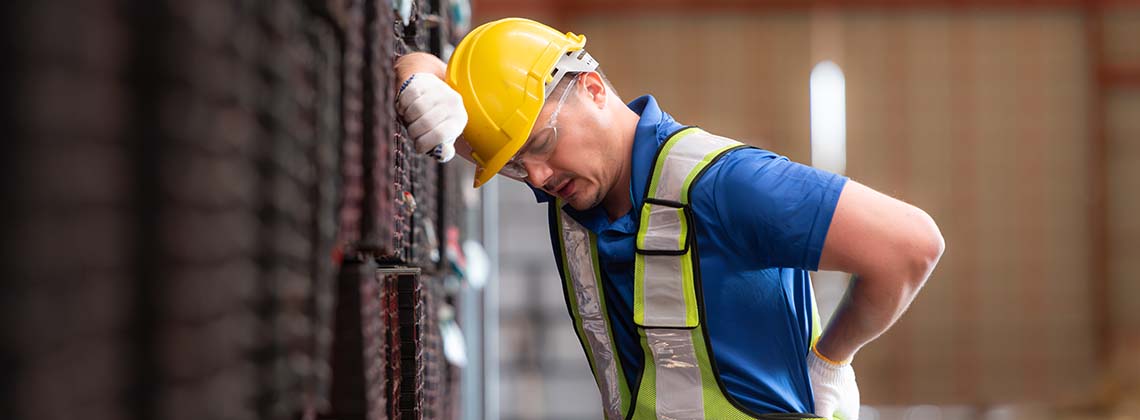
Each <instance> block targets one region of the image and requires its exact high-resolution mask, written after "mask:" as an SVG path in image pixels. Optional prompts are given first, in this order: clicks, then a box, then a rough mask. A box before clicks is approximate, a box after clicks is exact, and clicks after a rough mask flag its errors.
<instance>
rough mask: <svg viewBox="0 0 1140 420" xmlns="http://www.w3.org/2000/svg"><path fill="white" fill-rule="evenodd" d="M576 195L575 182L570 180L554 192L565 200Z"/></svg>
mask: <svg viewBox="0 0 1140 420" xmlns="http://www.w3.org/2000/svg"><path fill="white" fill-rule="evenodd" d="M573 193H574V180H573V179H568V180H566V182H563V183H562V185H561V186H559V187H558V188H557V189H555V190H554V194H555V195H557V196H559V197H562V198H563V199H566V198H569V197H570V194H573Z"/></svg>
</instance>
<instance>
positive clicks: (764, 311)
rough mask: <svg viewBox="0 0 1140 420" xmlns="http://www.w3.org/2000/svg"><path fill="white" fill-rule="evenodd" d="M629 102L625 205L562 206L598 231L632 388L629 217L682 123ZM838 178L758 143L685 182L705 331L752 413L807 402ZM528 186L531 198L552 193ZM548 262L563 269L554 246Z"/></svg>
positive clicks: (632, 220) (636, 357)
mask: <svg viewBox="0 0 1140 420" xmlns="http://www.w3.org/2000/svg"><path fill="white" fill-rule="evenodd" d="M628 106H629V107H630V109H632V110H633V111H634V112H637V113H638V114H639V115H641V119H640V121H639V122H638V124H637V132H636V135H635V138H634V144H633V162H632V169H631V170H632V174H631V178H630V179H631V183H630V191H629V194H630V198H631V199H632V201H633V209H632V210H631V211H630V212H629V213H627V214H626V215H624V216H622V217H621V218H619V219H617V220H614V221H612V222H611V221H610V220H609V217H608V216H607V215H606V212H605V210H604V209H603V208H602V207H601V206H597V207H594V208H591V209H589V210H586V211H576V210H574V209H572V208H570V207H569V206H566V210H567V213H568V214H569V215H570V216H571V217H573V218H574V219H575V220H577V221H578V222H579V223H581V224H582V226H584V227H586V228H587V229H589V230H590V231H592V232H594V233H595V234H597V238H598V258H599V260H600V262H601V272H602V273H603V277H604V278H603V283H604V289H605V293H606V296H607V298H606V304H607V307H608V309H609V316H610V325H612V328H613V334H614V341H615V342H616V343H615V345H616V346H617V348H618V352H619V353H620V357H621V363H622V367H623V370H624V373H625V375H626V380H627V383H629V384H630V386H631V387H633V389H636V388H637V384H638V380H639V379H638V378H639V376H640V372H641V369H642V361H643V358H642V349H641V346H640V344H639V343H640V342H639V337H638V333H637V329H636V326H635V325H634V323H633V268H634V239H635V236H636V234H637V221H638V220H639V218H640V215H639V213H640V210H641V204H642V201H643V198H644V196H645V188H646V185H647V179H648V178H649V176H650V172H651V170H652V165H653V158H654V156H655V154H656V153H657V149H658V148H659V147H660V146H661V145H662V144H664V142H665V140H666V139H667V138H668V137H669V135H670V134H672V133H674V132H676V131H677V130H680V129H681V128H683V127H684V126H683V125H681V124H679V123H677V122H676V121H675V120H673V118H672V117H670V116H669V115H668V114H666V113H664V112H663V111H662V110H661V108H659V107H658V105H657V101H656V100H655V99H654V98H653V97H652V96H642V97H640V98H637V99H635V100H634V101H633V102H630V103H629V105H628ZM846 181H847V179H846V178H844V177H842V176H839V175H835V174H832V173H829V172H824V171H820V170H818V169H814V168H811V167H808V166H804V165H801V164H798V163H795V162H792V161H789V160H788V159H787V158H786V157H783V156H780V155H777V154H775V153H772V152H769V151H766V150H761V149H755V148H743V149H738V150H735V151H732V152H729V153H728V154H726V155H725V156H724V157H722V158H721V159H720V160H718V161H717V162H715V163H714V164H713V165H712V166H710V167H709V168H708V170H707V171H706V172H705V174H704V176H702V177H701V178H700V180H698V181H697V183H696V184H695V185H694V186H693V189H692V193H691V194H690V197H691V199H690V200H691V203H690V204H691V206H692V209H693V212H694V215H695V216H696V220H697V223H696V227H695V228H696V233H697V247H698V252H699V256H700V274H701V281H702V287H703V292H704V293H703V296H704V308H705V314H706V319H705V325H704V327H705V329H706V330H707V333H708V336H709V339H710V341H711V343H712V354H713V358H714V360H715V361H716V363H715V364H716V368H717V371H718V372H719V377H720V379H721V381H722V383H723V386H724V389H725V390H726V391H727V393H728V395H729V396H730V398H732V399H734V400H736V402H738V403H739V405H742V406H744V407H745V408H747V409H749V410H750V411H752V412H753V413H756V414H763V413H786V412H798V413H810V412H812V411H813V410H814V406H815V403H814V401H813V399H812V391H811V385H810V383H809V382H808V371H807V365H806V362H805V359H806V356H807V354H808V351H810V345H811V330H812V316H811V307H812V302H811V299H812V297H811V292H810V288H809V287H810V286H809V282H810V278H809V276H808V270H816V269H817V268H818V265H819V257H820V253H821V252H822V250H823V241H824V238H825V237H826V236H827V229H828V227H829V226H830V224H831V216H832V214H833V213H834V212H835V205H836V203H837V202H838V201H839V193H840V191H842V190H843V186H844V184H845V183H846ZM534 191H535V195H536V197H537V198H538V201H539V202H551V201H552V200H553V198H552V197H551V196H549V195H547V194H546V193H544V192H542V191H540V190H537V189H535V190H534ZM552 207H553V206H552ZM552 211H553V209H552ZM551 235H552V238H556V236H553V235H555V232H554V231H552V232H551ZM555 241H556V239H555ZM555 260H556V261H558V263H559V265H561V261H560V260H559V258H558V256H557V250H556V251H555ZM559 272H562V271H561V267H559Z"/></svg>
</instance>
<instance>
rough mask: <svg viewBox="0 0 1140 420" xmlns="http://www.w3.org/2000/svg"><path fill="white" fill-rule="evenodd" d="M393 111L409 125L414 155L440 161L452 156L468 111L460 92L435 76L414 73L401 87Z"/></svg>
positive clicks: (445, 160)
mask: <svg viewBox="0 0 1140 420" xmlns="http://www.w3.org/2000/svg"><path fill="white" fill-rule="evenodd" d="M396 112H397V113H399V114H400V117H401V118H403V119H404V123H406V124H407V125H408V135H409V136H410V137H411V138H412V140H413V141H414V142H415V143H416V152H418V153H427V154H429V155H431V156H432V157H435V158H436V159H437V160H439V161H440V162H447V161H449V160H451V158H453V157H455V139H456V138H458V137H459V135H460V134H463V128H464V127H466V126H467V110H466V109H464V108H463V97H461V96H459V92H456V91H455V89H452V88H451V86H448V85H447V83H444V81H443V80H440V79H439V77H437V76H436V75H434V74H431V73H416V74H413V75H412V77H409V78H408V80H407V81H405V82H404V83H403V85H402V86H401V88H400V93H399V94H398V95H397V96H396Z"/></svg>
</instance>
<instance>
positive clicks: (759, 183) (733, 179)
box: [712, 148, 847, 270]
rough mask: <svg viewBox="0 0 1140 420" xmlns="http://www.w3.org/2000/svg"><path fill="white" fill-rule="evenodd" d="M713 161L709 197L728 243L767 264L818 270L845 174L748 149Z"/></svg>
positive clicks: (740, 251)
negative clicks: (712, 182)
mask: <svg viewBox="0 0 1140 420" xmlns="http://www.w3.org/2000/svg"><path fill="white" fill-rule="evenodd" d="M716 166H717V167H719V170H718V171H717V173H716V175H715V178H714V180H713V181H714V184H713V185H712V187H713V189H712V198H713V202H714V206H715V208H716V213H717V216H718V218H719V222H720V223H719V224H720V226H721V227H722V228H723V230H724V233H725V235H726V236H727V237H728V242H729V244H730V245H731V246H735V247H737V251H738V252H739V253H740V254H741V255H744V256H749V257H756V258H762V259H763V262H764V265H765V266H768V267H787V268H799V269H803V270H817V269H818V268H819V258H820V255H821V254H822V252H823V242H824V239H825V238H826V237H827V230H828V228H829V227H830V226H831V216H832V215H833V214H834V213H835V206H836V204H837V203H838V202H839V193H840V192H842V191H843V186H844V185H845V184H846V182H847V178H846V177H843V176H840V175H836V174H833V173H830V172H827V171H823V170H819V169H815V168H812V167H810V166H806V165H802V164H799V163H796V162H792V161H790V160H788V158H786V157H783V156H780V155H777V154H775V153H772V152H769V151H766V150H761V149H753V148H748V149H741V150H738V151H735V152H733V153H731V154H729V155H726V156H725V157H723V158H722V159H721V160H720V161H719V162H717V165H716Z"/></svg>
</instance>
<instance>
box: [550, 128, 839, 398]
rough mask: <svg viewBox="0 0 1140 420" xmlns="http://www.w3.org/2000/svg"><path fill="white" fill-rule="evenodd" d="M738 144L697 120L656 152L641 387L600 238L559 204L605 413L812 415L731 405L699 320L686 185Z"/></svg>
mask: <svg viewBox="0 0 1140 420" xmlns="http://www.w3.org/2000/svg"><path fill="white" fill-rule="evenodd" d="M740 147H746V146H744V145H743V144H741V143H740V142H737V141H734V140H731V139H727V138H724V137H719V136H714V135H712V134H708V133H705V132H704V131H701V130H699V129H697V128H691V127H690V128H685V129H682V130H679V131H678V132H676V133H673V135H671V136H670V137H669V139H668V140H666V142H665V144H664V145H663V146H662V147H661V149H660V150H659V151H658V154H657V158H656V160H655V162H654V167H653V172H652V174H651V175H650V178H649V179H650V183H649V187H648V189H647V191H646V197H645V200H644V204H643V205H642V207H641V219H640V221H639V225H638V233H637V239H636V242H635V244H636V248H637V250H636V255H635V265H634V299H633V306H634V308H633V309H634V314H633V316H634V323H635V324H637V326H638V334H639V336H640V338H641V347H642V350H643V353H644V355H645V358H646V360H644V361H643V363H642V366H643V370H642V372H641V379H640V383H639V384H638V385H637V388H636V389H635V390H634V389H631V388H630V387H629V386H628V384H627V383H626V381H625V377H624V374H623V372H622V370H621V365H620V360H619V359H618V358H617V355H618V354H619V353H618V351H617V349H616V347H615V346H614V342H613V335H612V331H611V328H610V325H609V318H608V316H607V313H606V307H605V293H604V289H603V287H602V283H601V281H602V276H601V272H600V271H599V263H598V260H597V242H596V241H597V238H596V237H595V236H594V235H593V234H592V233H590V232H589V231H588V230H587V229H585V228H584V227H583V226H581V225H580V224H578V223H577V222H576V221H574V220H573V218H572V217H570V216H569V215H568V214H566V212H565V211H564V210H561V208H562V206H563V203H562V202H561V201H558V202H556V206H557V207H556V208H555V209H552V212H551V223H553V224H554V227H555V228H556V229H557V232H558V243H556V244H555V246H556V247H558V248H559V249H560V257H561V259H562V273H561V274H562V277H563V285H564V288H565V293H566V298H567V304H568V305H570V311H571V317H572V318H573V319H574V322H575V329H576V331H577V333H578V338H579V340H581V342H582V347H583V349H584V350H585V351H586V356H587V359H588V360H589V362H590V367H591V369H592V371H593V374H594V378H595V380H596V381H597V383H598V388H599V389H600V390H601V394H602V403H603V411H604V414H605V417H606V418H607V419H615V418H632V419H635V420H642V419H646V420H647V419H677V420H682V419H691V420H703V419H706V418H708V419H728V420H735V419H752V418H769V416H771V417H770V418H814V417H812V416H810V415H798V414H777V415H750V414H747V413H746V412H745V411H744V409H742V408H740V407H738V406H737V405H736V404H734V403H733V402H732V401H731V400H730V399H729V397H728V396H726V395H725V393H724V390H723V385H722V384H721V383H719V381H718V380H717V378H716V373H715V370H714V367H713V363H714V361H713V360H712V358H711V354H710V350H709V344H708V343H707V342H706V337H705V332H704V329H703V327H702V325H701V317H702V316H703V314H702V311H701V307H700V306H699V305H702V302H700V301H699V300H698V296H699V288H700V281H699V273H698V272H697V271H698V270H697V266H698V261H697V258H698V257H697V250H696V238H695V236H694V235H695V230H693V222H694V220H695V219H694V216H693V214H692V211H691V210H690V208H689V190H690V189H691V187H692V185H693V184H694V183H695V182H696V180H697V179H699V178H700V176H701V174H703V173H704V170H705V169H706V168H707V167H708V166H709V165H711V164H712V163H713V162H715V161H716V159H718V158H719V157H720V156H722V155H724V154H725V153H727V152H728V151H730V150H733V149H736V148H740ZM813 306H814V299H813ZM813 312H815V311H814V307H813ZM816 323H817V324H818V321H816ZM816 328H818V327H816ZM816 328H813V330H814V329H816ZM815 335H816V334H815V332H814V331H813V336H815ZM813 338H814V337H813ZM805 357H806V355H805ZM632 391H635V394H634V396H633V397H632V399H633V401H631V397H630V394H631V392H632ZM630 410H632V412H630Z"/></svg>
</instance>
